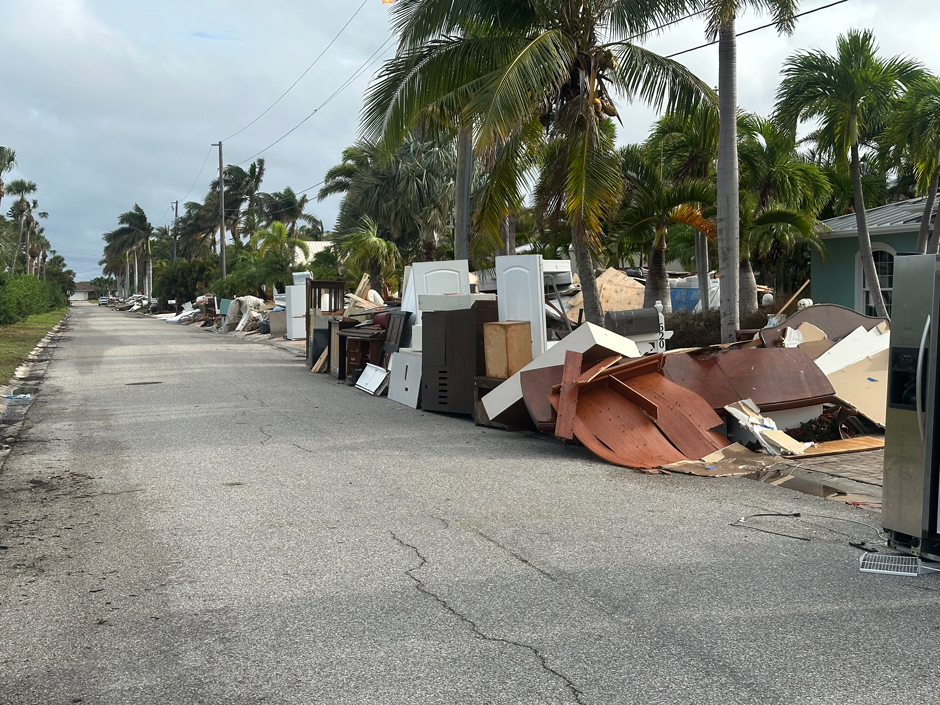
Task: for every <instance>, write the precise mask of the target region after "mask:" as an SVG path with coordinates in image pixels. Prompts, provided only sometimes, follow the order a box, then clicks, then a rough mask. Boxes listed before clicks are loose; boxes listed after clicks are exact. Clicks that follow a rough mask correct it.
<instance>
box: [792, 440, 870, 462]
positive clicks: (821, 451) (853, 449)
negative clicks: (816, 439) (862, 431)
mask: <svg viewBox="0 0 940 705" xmlns="http://www.w3.org/2000/svg"><path fill="white" fill-rule="evenodd" d="M884 447H885V438H884V436H856V437H855V438H844V439H842V440H841V441H824V442H822V443H820V444H818V445H817V446H815V447H814V448H807V449H806V450H805V451H804V452H803V454H802V455H800V456H799V457H800V458H809V457H813V456H819V455H841V454H843V453H860V452H863V451H866V450H878V449H880V448H884Z"/></svg>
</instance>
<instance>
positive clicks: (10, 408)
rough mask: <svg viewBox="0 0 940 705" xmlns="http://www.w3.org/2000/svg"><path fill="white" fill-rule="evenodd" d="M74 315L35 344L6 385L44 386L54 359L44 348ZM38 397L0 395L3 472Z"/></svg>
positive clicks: (70, 314) (67, 317) (56, 325)
mask: <svg viewBox="0 0 940 705" xmlns="http://www.w3.org/2000/svg"><path fill="white" fill-rule="evenodd" d="M71 317H72V312H71V311H69V312H68V313H66V314H65V315H64V316H63V317H62V320H61V321H59V322H58V323H56V324H55V325H54V326H52V328H51V329H50V330H49V332H48V333H46V335H44V336H43V338H42V339H41V340H40V341H39V342H38V343H37V344H36V347H35V348H33V349H32V350H31V351H30V353H29V355H28V356H27V358H26V362H24V363H23V364H22V365H20V366H19V367H17V368H16V369H15V370H14V371H13V377H11V378H10V379H9V380H8V383H7V386H8V387H10V388H11V389H15V388H16V387H19V386H22V385H24V384H26V383H28V384H29V385H30V386H35V387H41V386H42V382H43V380H44V379H45V376H46V370H47V369H48V367H49V363H50V362H51V361H52V358H51V356H50V355H46V356H43V352H45V351H46V350H47V349H49V348H50V346H52V347H53V348H54V347H55V346H53V345H52V344H53V343H56V342H58V341H59V340H60V338H61V333H62V331H63V329H64V328H65V325H66V324H67V323H68V321H69V319H70V318H71ZM34 401H36V397H35V395H34V396H33V398H32V399H30V400H29V401H28V402H25V403H23V402H15V401H12V400H9V399H0V472H3V466H4V464H5V463H6V459H7V456H9V455H10V452H11V451H12V450H13V447H14V446H15V445H16V440H17V439H18V438H19V435H20V431H21V430H22V429H23V422H24V421H25V419H26V415H27V414H28V413H29V410H30V409H31V408H32V406H33V402H34Z"/></svg>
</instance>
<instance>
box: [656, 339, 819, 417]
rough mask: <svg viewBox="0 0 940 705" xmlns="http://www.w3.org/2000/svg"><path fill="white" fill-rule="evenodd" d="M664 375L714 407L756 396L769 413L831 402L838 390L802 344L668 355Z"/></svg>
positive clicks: (757, 401) (760, 404)
mask: <svg viewBox="0 0 940 705" xmlns="http://www.w3.org/2000/svg"><path fill="white" fill-rule="evenodd" d="M665 361H666V362H665V365H664V367H663V374H664V375H665V376H666V378H667V379H669V380H670V381H671V382H675V383H676V384H678V385H679V386H681V387H685V388H686V389H690V390H692V391H693V392H695V393H696V394H698V395H699V396H700V397H702V398H703V399H705V401H706V402H708V404H709V405H710V406H711V407H712V408H713V409H722V408H724V407H726V406H728V405H730V404H734V403H735V402H737V401H740V400H742V399H752V400H753V401H754V403H755V404H757V406H758V407H760V408H761V409H762V410H764V411H775V410H778V409H792V408H795V407H800V406H809V405H811V404H819V403H823V402H827V401H832V400H834V398H835V391H834V390H833V388H832V385H831V384H830V383H829V380H828V379H826V376H825V375H824V374H823V373H822V371H821V370H820V369H819V368H818V367H817V366H816V364H815V363H814V362H813V361H812V360H811V359H810V358H809V356H808V355H807V354H806V353H805V352H803V351H802V350H801V349H799V348H751V349H748V350H740V349H733V348H731V349H728V350H721V351H717V352H703V353H680V354H675V355H666V356H665Z"/></svg>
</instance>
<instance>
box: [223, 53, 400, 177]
mask: <svg viewBox="0 0 940 705" xmlns="http://www.w3.org/2000/svg"><path fill="white" fill-rule="evenodd" d="M394 39H395V37H394V35H393V36H391V37H389V38H388V39H386V40H385V41H384V42H383V43H382V45H381V46H380V47H379V48H378V49H376V50H375V51H374V52H372V54H371V55H370V56H369V58H368V59H366V60H365V62H363V64H362V65H361V66H360V67H359V68H358V69H357V70H356V72H355V73H353V75H352V76H350V77H349V78H348V79H346V81H345V82H344V83H343V84H342V85H341V86H340V87H339V88H337V89H336V90H335V91H333V93H332V94H331V95H330V96H329V97H328V98H327V99H326V100H324V101H323V102H322V103H320V105H318V106H317V107H316V108H315V109H314V110H313V112H311V113H310V114H309V115H307V117H305V118H304V119H303V120H301V121H300V122H298V123H297V124H296V125H294V126H293V127H292V128H291V129H289V130H288V131H287V132H285V133H284V134H283V135H281V136H280V137H278V138H277V139H276V140H274V141H273V142H272V143H271V144H269V145H268V146H267V147H265V148H264V149H262V150H261V151H259V152H255V153H254V154H252V155H251V156H250V157H248V158H247V159H243V160H242V161H240V162H238V163H239V164H245V163H247V162H250V161H251V160H253V159H254V158H255V157H259V156H261V155H262V154H264V153H265V152H267V151H268V150H269V149H271V147H273V146H274V145H276V144H278V143H279V142H281V141H282V140H283V139H285V138H286V137H288V136H289V135H290V134H292V133H293V132H295V131H296V130H297V129H298V128H299V127H300V126H301V125H303V124H304V123H305V122H307V120H309V119H310V118H312V117H313V116H314V115H316V114H317V113H318V112H320V111H321V110H322V109H323V108H324V107H326V106H327V105H329V104H330V103H331V102H332V101H333V99H334V98H336V96H338V95H339V94H340V93H342V92H343V91H344V90H346V89H347V88H348V87H349V86H350V85H351V84H352V82H353V81H355V80H356V79H357V78H359V76H361V75H362V74H363V73H364V72H365V71H366V70H368V68H369V66H371V65H372V64H373V63H375V61H377V60H378V59H375V61H373V58H374V57H375V56H376V55H377V54H379V53H380V52H381V51H383V50H384V49H385V48H386V47H387V46H388V45H389V44H390V43H391V42H392V41H393V40H394Z"/></svg>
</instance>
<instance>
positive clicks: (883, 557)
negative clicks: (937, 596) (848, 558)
mask: <svg viewBox="0 0 940 705" xmlns="http://www.w3.org/2000/svg"><path fill="white" fill-rule="evenodd" d="M936 565H937V564H927V563H924V562H923V561H922V560H921V559H920V558H917V557H916V556H891V555H888V554H885V553H866V554H864V555H862V556H861V557H860V558H859V567H858V569H859V570H860V571H861V572H863V573H881V574H882V575H902V576H908V577H917V576H918V575H923V574H924V573H934V572H937V571H940V568H937V567H935V566H936Z"/></svg>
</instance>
